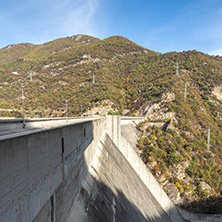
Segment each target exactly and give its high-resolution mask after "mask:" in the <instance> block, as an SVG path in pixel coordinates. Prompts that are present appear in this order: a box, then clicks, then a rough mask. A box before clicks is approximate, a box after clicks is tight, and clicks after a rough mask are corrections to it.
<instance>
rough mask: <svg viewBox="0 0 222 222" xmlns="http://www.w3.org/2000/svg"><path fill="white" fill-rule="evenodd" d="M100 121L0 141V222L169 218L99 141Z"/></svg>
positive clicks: (108, 143)
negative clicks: (95, 160)
mask: <svg viewBox="0 0 222 222" xmlns="http://www.w3.org/2000/svg"><path fill="white" fill-rule="evenodd" d="M104 123H105V122H103V120H96V121H87V122H84V123H76V124H70V125H69V124H68V125H66V126H59V127H55V128H51V129H44V130H39V131H38V132H33V133H27V134H25V133H24V134H22V135H18V136H15V137H12V138H8V139H2V140H0V163H1V168H0V173H1V183H0V221H1V222H9V221H10V222H16V221H23V222H30V221H33V222H45V221H50V222H55V221H58V222H63V221H65V222H97V221H98V222H109V221H110V222H137V221H138V222H143V221H153V222H170V221H171V220H170V219H169V217H168V216H167V214H166V212H164V210H163V209H162V208H161V206H160V205H159V204H158V202H157V201H156V199H155V198H154V197H153V195H152V194H151V193H150V191H149V190H148V189H147V188H146V186H145V185H144V183H143V182H142V181H141V180H140V178H139V176H138V175H137V174H136V172H135V171H134V170H133V168H132V167H131V165H130V163H128V161H127V160H126V159H125V157H124V156H123V155H122V153H121V152H120V151H119V150H118V148H117V147H116V146H115V144H114V143H113V141H112V140H111V139H110V137H109V136H108V135H106V137H105V139H104V140H103V141H101V143H100V137H101V135H102V134H103V131H104V128H103V127H104ZM98 147H99V148H98ZM97 151H99V155H96V158H97V159H98V161H97V162H98V165H97V164H96V163H94V161H93V158H94V157H95V153H96V152H97ZM12 163H13V164H12ZM9 175H10V177H9Z"/></svg>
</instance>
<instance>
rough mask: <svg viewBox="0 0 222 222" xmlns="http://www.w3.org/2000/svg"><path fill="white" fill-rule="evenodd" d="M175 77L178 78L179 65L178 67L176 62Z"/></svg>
mask: <svg viewBox="0 0 222 222" xmlns="http://www.w3.org/2000/svg"><path fill="white" fill-rule="evenodd" d="M176 76H179V65H178V61H177V65H176Z"/></svg>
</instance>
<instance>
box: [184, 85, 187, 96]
mask: <svg viewBox="0 0 222 222" xmlns="http://www.w3.org/2000/svg"><path fill="white" fill-rule="evenodd" d="M186 98H187V83H185V90H184V100H186Z"/></svg>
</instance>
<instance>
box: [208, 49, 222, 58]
mask: <svg viewBox="0 0 222 222" xmlns="http://www.w3.org/2000/svg"><path fill="white" fill-rule="evenodd" d="M209 54H210V55H215V56H216V55H219V56H222V48H218V49H216V50H213V51H211V52H209Z"/></svg>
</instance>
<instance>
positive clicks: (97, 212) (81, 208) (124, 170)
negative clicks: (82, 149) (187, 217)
mask: <svg viewBox="0 0 222 222" xmlns="http://www.w3.org/2000/svg"><path fill="white" fill-rule="evenodd" d="M103 142H104V143H103V144H102V146H100V148H99V149H100V152H101V153H100V155H99V156H97V158H98V159H99V165H100V166H99V167H98V166H96V165H92V171H93V173H92V174H93V175H92V174H90V173H89V174H88V177H87V178H86V181H85V183H84V184H83V186H82V187H81V191H80V195H79V197H78V200H77V203H76V204H75V206H74V209H73V212H72V215H73V218H72V217H71V219H70V220H68V221H69V222H71V221H75V222H102V221H106V222H109V221H110V222H137V221H138V222H143V221H144V222H145V221H152V222H170V221H171V220H170V219H169V217H168V215H167V214H166V212H165V211H164V210H163V209H162V208H161V206H160V205H159V203H158V202H157V201H156V199H155V198H154V197H153V195H152V194H151V193H150V191H149V190H148V189H147V188H146V186H145V185H144V183H143V182H142V181H141V180H140V178H139V176H138V175H137V174H136V173H135V171H134V170H133V169H132V167H131V166H130V164H129V163H128V162H127V160H126V159H125V157H124V156H123V155H122V153H121V152H120V151H119V150H118V148H117V147H116V146H115V145H114V143H113V142H112V140H111V139H110V138H109V137H108V136H106V138H105V140H104V141H103ZM92 171H91V172H92ZM76 215H78V216H76Z"/></svg>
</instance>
